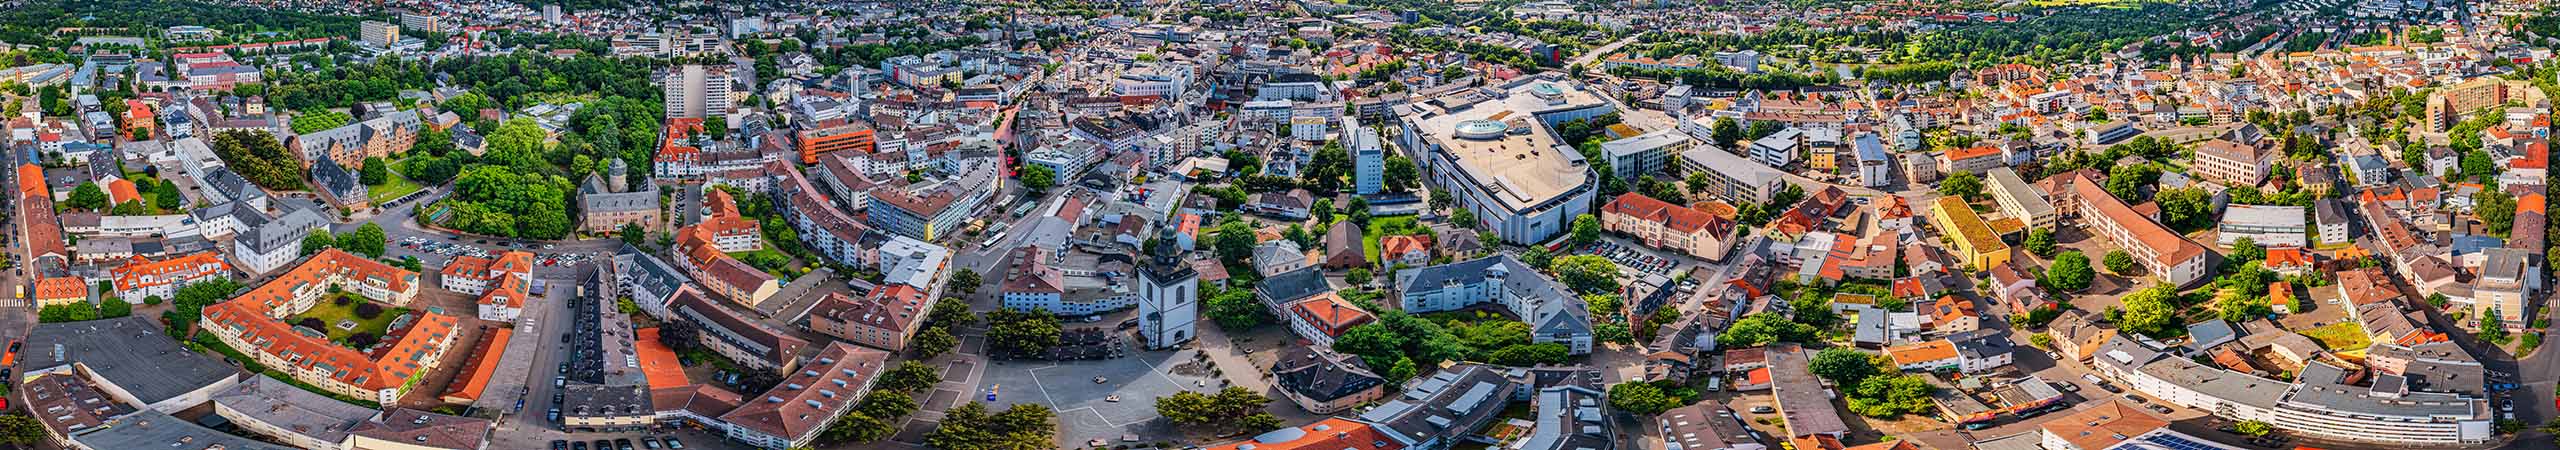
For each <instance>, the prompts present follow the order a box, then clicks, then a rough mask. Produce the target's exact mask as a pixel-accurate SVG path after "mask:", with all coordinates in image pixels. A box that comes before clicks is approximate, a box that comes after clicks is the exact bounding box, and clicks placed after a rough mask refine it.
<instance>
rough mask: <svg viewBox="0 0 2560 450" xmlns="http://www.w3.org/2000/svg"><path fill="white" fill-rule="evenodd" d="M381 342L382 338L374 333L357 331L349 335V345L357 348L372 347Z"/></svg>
mask: <svg viewBox="0 0 2560 450" xmlns="http://www.w3.org/2000/svg"><path fill="white" fill-rule="evenodd" d="M379 343H382V338H380V337H376V336H374V335H373V333H356V334H355V335H352V336H347V345H350V346H353V347H355V348H370V347H373V344H379Z"/></svg>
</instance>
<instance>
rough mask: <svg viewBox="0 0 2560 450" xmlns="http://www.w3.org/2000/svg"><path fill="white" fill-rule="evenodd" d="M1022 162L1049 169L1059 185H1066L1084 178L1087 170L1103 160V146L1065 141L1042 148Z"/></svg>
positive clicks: (1081, 140) (1084, 141) (1089, 142)
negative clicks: (1077, 178) (1078, 178)
mask: <svg viewBox="0 0 2560 450" xmlns="http://www.w3.org/2000/svg"><path fill="white" fill-rule="evenodd" d="M1022 160H1023V162H1026V163H1030V164H1031V165H1035V166H1040V167H1046V168H1049V172H1050V173H1051V174H1055V175H1057V177H1058V179H1057V181H1058V184H1060V185H1064V184H1067V183H1068V182H1070V181H1072V180H1075V179H1076V177H1080V176H1084V171H1085V169H1087V168H1091V167H1093V163H1094V162H1097V161H1101V160H1102V145H1101V144H1096V143H1094V142H1093V141H1088V140H1083V139H1065V140H1064V142H1059V143H1056V144H1053V145H1043V146H1040V148H1038V149H1034V150H1032V151H1031V153H1030V154H1026V155H1022Z"/></svg>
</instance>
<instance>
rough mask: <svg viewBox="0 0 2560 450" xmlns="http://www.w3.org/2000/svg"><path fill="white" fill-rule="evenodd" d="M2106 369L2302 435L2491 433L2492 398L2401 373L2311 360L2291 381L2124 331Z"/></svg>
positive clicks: (2370, 437)
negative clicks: (2175, 351)
mask: <svg viewBox="0 0 2560 450" xmlns="http://www.w3.org/2000/svg"><path fill="white" fill-rule="evenodd" d="M2096 366H2097V368H2098V370H2099V371H2100V372H2102V373H2106V374H2108V375H2112V376H2114V377H2115V378H2117V379H2120V380H2124V381H2125V384H2126V385H2128V386H2129V387H2132V388H2133V389H2134V390H2137V391H2141V392H2142V393H2145V394H2150V395H2151V397H2153V398H2155V399H2158V400H2160V401H2163V402H2167V403H2169V404H2173V405H2177V406H2181V407H2186V408H2194V409H2198V410H2203V411H2211V412H2213V414H2214V415H2216V416H2219V417H2222V418H2226V419H2231V420H2256V421H2261V422H2267V423H2269V424H2272V425H2274V427H2275V428H2276V429H2277V430H2282V431H2285V432H2287V433H2293V434H2296V435H2301V436H2311V437H2317V438H2320V439H2330V440H2338V441H2346V442H2358V443H2366V444H2376V445H2448V446H2450V445H2470V444H2478V443H2482V442H2487V441H2489V440H2490V439H2492V438H2493V436H2494V433H2492V430H2491V427H2490V425H2491V422H2493V421H2494V416H2495V413H2494V412H2493V410H2492V409H2491V407H2490V406H2489V403H2488V400H2485V399H2481V398H2478V397H2474V396H2470V395H2467V394H2454V393H2436V392H2416V391H2412V390H2410V389H2409V385H2408V383H2407V380H2406V379H2405V378H2403V377H2401V376H2398V375H2388V374H2386V375H2380V376H2369V377H2370V380H2371V386H2369V387H2368V386H2357V385H2353V384H2350V383H2353V382H2357V381H2359V379H2362V378H2367V377H2368V375H2365V374H2363V373H2361V372H2351V371H2349V370H2348V369H2345V368H2341V367H2338V366H2335V365H2331V364H2330V363H2328V362H2325V361H2311V362H2308V363H2306V364H2304V365H2303V367H2302V369H2301V370H2300V371H2299V372H2297V373H2296V375H2295V376H2294V382H2291V383H2286V382H2281V381H2276V380H2271V379H2267V378H2261V377H2257V376H2252V375H2249V374H2244V373H2239V372H2234V371H2231V370H2227V369H2223V368H2219V367H2213V366H2208V365H2204V364H2200V363H2197V362H2195V361H2194V360H2191V359H2189V358H2187V357H2183V356H2175V355H2170V354H2165V353H2162V352H2161V351H2160V350H2158V349H2154V348H2151V347H2149V346H2147V345H2145V344H2142V343H2138V342H2135V341H2133V340H2131V339H2128V338H2125V337H2123V336H2118V337H2116V338H2115V339H2114V340H2111V341H2109V342H2108V343H2107V344H2106V346H2105V348H2103V349H2101V350H2100V351H2099V357H2098V358H2097V364H2096Z"/></svg>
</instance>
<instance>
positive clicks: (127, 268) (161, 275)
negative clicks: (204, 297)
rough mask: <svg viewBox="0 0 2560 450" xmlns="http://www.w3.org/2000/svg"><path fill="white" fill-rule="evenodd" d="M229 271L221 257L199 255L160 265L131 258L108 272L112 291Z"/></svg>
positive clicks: (206, 253) (217, 255) (213, 254)
mask: <svg viewBox="0 0 2560 450" xmlns="http://www.w3.org/2000/svg"><path fill="white" fill-rule="evenodd" d="M230 271H231V264H230V263H226V262H223V261H222V256H221V255H219V254H216V253H214V252H212V251H203V252H196V253H192V254H188V255H186V256H180V257H176V258H171V259H166V260H161V261H152V260H151V258H148V257H144V256H142V255H134V257H133V259H132V260H129V261H127V262H126V263H125V264H124V265H121V266H116V268H115V269H113V270H112V271H111V272H112V273H114V274H115V277H116V289H119V290H124V289H136V288H143V287H151V286H160V285H166V284H172V283H179V282H193V281H195V280H198V279H201V278H203V277H207V276H213V275H219V274H222V273H226V272H230Z"/></svg>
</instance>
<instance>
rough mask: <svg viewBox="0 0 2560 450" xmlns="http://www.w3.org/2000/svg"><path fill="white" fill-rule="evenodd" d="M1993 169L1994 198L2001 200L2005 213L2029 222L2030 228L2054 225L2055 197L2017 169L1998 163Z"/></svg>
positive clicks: (2044, 227) (2002, 213) (2040, 228)
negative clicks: (2046, 195) (2048, 196)
mask: <svg viewBox="0 0 2560 450" xmlns="http://www.w3.org/2000/svg"><path fill="white" fill-rule="evenodd" d="M1990 173H1991V177H1990V178H1991V186H1990V187H1991V189H1990V191H1991V200H1992V201H1994V202H1997V203H1999V204H2000V214H2001V215H2006V216H2009V218H2012V219H2018V220H2019V221H2021V222H2026V224H2027V228H2028V229H2036V230H2050V229H2053V225H2054V222H2055V221H2054V218H2055V216H2054V214H2053V201H2052V200H2050V199H2047V198H2046V197H2045V194H2044V191H2043V190H2040V189H2036V187H2035V186H2034V185H2031V184H2027V180H2026V179H2023V178H2019V177H2018V171H2017V170H2016V169H2011V168H2008V167H1997V168H1992V169H1991V172H1990Z"/></svg>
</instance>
